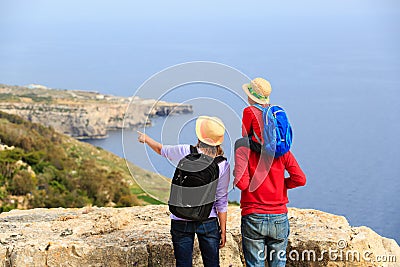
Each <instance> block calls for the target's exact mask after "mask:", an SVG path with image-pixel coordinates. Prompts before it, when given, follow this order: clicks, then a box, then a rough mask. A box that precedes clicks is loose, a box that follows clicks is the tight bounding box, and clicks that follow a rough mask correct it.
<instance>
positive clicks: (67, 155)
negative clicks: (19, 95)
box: [0, 112, 160, 212]
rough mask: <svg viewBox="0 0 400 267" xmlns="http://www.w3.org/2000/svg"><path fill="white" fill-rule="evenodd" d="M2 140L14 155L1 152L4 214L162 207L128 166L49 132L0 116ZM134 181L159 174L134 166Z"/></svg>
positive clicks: (0, 186)
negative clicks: (92, 207)
mask: <svg viewBox="0 0 400 267" xmlns="http://www.w3.org/2000/svg"><path fill="white" fill-rule="evenodd" d="M0 140H1V143H2V144H5V145H7V146H10V147H11V146H14V147H15V148H14V149H4V150H0V212H3V211H8V210H10V209H13V208H21V207H18V205H17V204H16V203H15V201H11V199H12V197H16V196H24V197H25V198H26V199H27V203H28V204H27V206H26V207H22V208H36V207H47V208H51V207H82V206H86V205H90V204H91V205H96V206H117V207H125V206H131V205H144V204H159V203H160V202H158V201H157V200H154V199H153V198H151V197H149V196H148V195H146V194H145V193H144V192H143V191H142V190H141V189H140V188H139V186H138V185H137V184H136V183H135V182H134V181H133V179H132V178H131V175H130V173H129V171H128V169H127V167H126V164H125V161H124V159H122V158H119V157H117V156H115V155H114V154H112V153H110V152H107V151H105V150H103V149H100V148H97V147H94V146H92V145H90V144H87V143H82V142H79V141H77V140H75V139H73V138H70V137H68V136H64V135H62V134H59V133H57V132H55V131H54V129H52V128H50V127H45V126H42V125H39V124H35V123H31V122H28V121H26V120H24V119H22V118H20V117H18V116H15V115H11V114H7V113H4V112H0ZM134 175H137V176H140V177H147V176H149V177H152V176H155V175H156V174H153V173H150V172H147V171H145V170H142V169H139V168H138V167H136V166H135V173H134Z"/></svg>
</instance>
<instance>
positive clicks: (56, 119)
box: [0, 84, 193, 139]
mask: <svg viewBox="0 0 400 267" xmlns="http://www.w3.org/2000/svg"><path fill="white" fill-rule="evenodd" d="M0 111H4V112H7V113H11V114H16V115H19V116H21V117H23V118H25V119H27V120H29V121H31V122H34V123H40V124H43V125H46V126H51V127H53V128H54V129H55V130H56V131H58V132H60V133H63V134H67V135H69V136H72V137H74V138H76V139H96V138H106V137H107V131H108V130H115V129H123V128H125V129H134V128H137V127H143V126H147V125H151V120H150V119H151V118H153V117H158V116H167V115H176V114H187V113H192V112H193V108H192V106H191V105H188V104H179V103H168V102H164V101H157V100H155V99H142V98H139V97H137V96H135V97H120V96H113V95H105V94H101V93H99V92H95V91H83V90H65V89H52V88H47V87H46V86H44V85H39V84H29V85H26V86H12V85H5V84H0Z"/></svg>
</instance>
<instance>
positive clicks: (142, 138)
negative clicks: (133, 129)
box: [137, 131, 147, 144]
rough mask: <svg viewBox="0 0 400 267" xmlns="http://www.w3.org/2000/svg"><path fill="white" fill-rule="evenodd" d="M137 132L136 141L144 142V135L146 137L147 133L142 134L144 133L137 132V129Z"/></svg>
mask: <svg viewBox="0 0 400 267" xmlns="http://www.w3.org/2000/svg"><path fill="white" fill-rule="evenodd" d="M137 133H138V135H139V136H138V141H139V142H140V143H144V144H145V143H146V137H147V135H146V134H144V133H142V132H139V131H137Z"/></svg>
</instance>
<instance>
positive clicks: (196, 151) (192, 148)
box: [190, 145, 199, 154]
mask: <svg viewBox="0 0 400 267" xmlns="http://www.w3.org/2000/svg"><path fill="white" fill-rule="evenodd" d="M193 153H199V151H198V150H197V147H195V146H192V145H191V146H190V154H193Z"/></svg>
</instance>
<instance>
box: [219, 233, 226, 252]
mask: <svg viewBox="0 0 400 267" xmlns="http://www.w3.org/2000/svg"><path fill="white" fill-rule="evenodd" d="M225 243H226V232H225V231H223V232H222V231H221V240H220V241H219V248H223V247H225Z"/></svg>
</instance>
